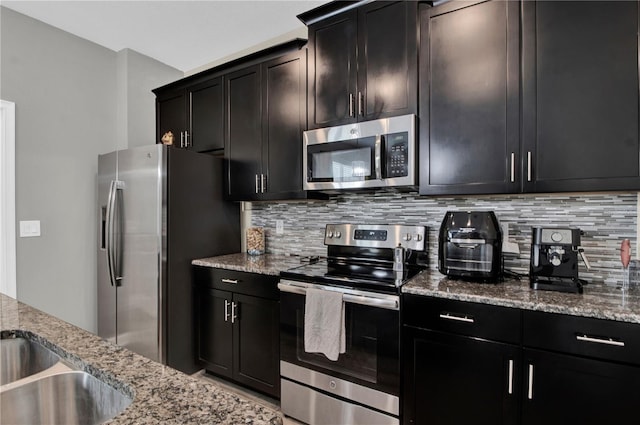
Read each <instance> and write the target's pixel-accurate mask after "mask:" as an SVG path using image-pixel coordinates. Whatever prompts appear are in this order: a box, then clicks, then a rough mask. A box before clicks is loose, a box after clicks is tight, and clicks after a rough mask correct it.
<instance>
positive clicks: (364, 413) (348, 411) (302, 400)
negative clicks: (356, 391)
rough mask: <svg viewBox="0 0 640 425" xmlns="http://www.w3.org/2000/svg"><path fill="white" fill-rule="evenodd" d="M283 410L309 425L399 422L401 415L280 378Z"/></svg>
mask: <svg viewBox="0 0 640 425" xmlns="http://www.w3.org/2000/svg"><path fill="white" fill-rule="evenodd" d="M280 387H281V388H282V404H281V409H282V413H284V414H285V415H286V416H291V417H292V418H295V419H298V420H300V421H303V422H304V423H307V424H309V425H335V424H352V425H365V424H366V425H370V424H376V425H399V424H400V421H399V419H398V418H395V417H393V416H388V415H385V414H384V413H380V412H376V411H375V410H370V409H367V408H365V407H362V406H359V405H356V404H352V403H349V402H347V401H342V400H339V399H337V398H333V397H329V396H327V395H325V394H322V393H320V392H318V391H314V390H313V389H311V388H309V387H305V386H303V385H299V384H296V383H295V382H291V381H289V380H287V379H281V384H280Z"/></svg>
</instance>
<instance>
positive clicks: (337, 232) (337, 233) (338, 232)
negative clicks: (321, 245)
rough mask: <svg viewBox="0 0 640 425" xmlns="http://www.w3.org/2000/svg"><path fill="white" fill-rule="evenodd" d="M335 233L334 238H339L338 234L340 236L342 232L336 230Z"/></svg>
mask: <svg viewBox="0 0 640 425" xmlns="http://www.w3.org/2000/svg"><path fill="white" fill-rule="evenodd" d="M335 235H336V238H338V239H340V236H342V233H340V231H339V230H336V233H335Z"/></svg>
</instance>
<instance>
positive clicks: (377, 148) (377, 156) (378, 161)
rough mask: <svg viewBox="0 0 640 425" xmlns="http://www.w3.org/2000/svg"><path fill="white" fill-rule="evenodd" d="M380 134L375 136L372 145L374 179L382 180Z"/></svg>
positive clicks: (381, 141)
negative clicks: (373, 145)
mask: <svg viewBox="0 0 640 425" xmlns="http://www.w3.org/2000/svg"><path fill="white" fill-rule="evenodd" d="M382 143H383V140H382V135H377V136H376V142H375V147H374V154H375V158H374V161H375V170H376V179H378V180H382Z"/></svg>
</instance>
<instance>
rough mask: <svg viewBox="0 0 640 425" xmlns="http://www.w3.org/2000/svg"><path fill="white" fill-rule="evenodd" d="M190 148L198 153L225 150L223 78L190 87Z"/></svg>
mask: <svg viewBox="0 0 640 425" xmlns="http://www.w3.org/2000/svg"><path fill="white" fill-rule="evenodd" d="M188 94H189V115H190V122H189V128H190V129H191V131H190V138H191V139H190V144H189V148H191V149H194V150H195V151H197V152H207V151H214V150H222V149H224V118H223V117H224V87H223V85H222V77H217V78H213V79H211V80H209V81H207V82H205V83H202V84H199V85H196V86H193V87H190V88H189V89H188Z"/></svg>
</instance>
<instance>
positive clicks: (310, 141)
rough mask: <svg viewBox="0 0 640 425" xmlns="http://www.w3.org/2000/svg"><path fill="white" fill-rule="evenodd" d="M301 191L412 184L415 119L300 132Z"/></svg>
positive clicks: (390, 120) (414, 184)
mask: <svg viewBox="0 0 640 425" xmlns="http://www.w3.org/2000/svg"><path fill="white" fill-rule="evenodd" d="M303 142H304V155H303V169H304V181H303V187H304V189H305V190H325V191H333V190H337V189H365V188H377V187H402V186H416V117H415V115H403V116H399V117H392V118H383V119H378V120H373V121H365V122H359V123H354V124H347V125H341V126H337V127H328V128H321V129H317V130H309V131H305V132H304V133H303Z"/></svg>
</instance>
